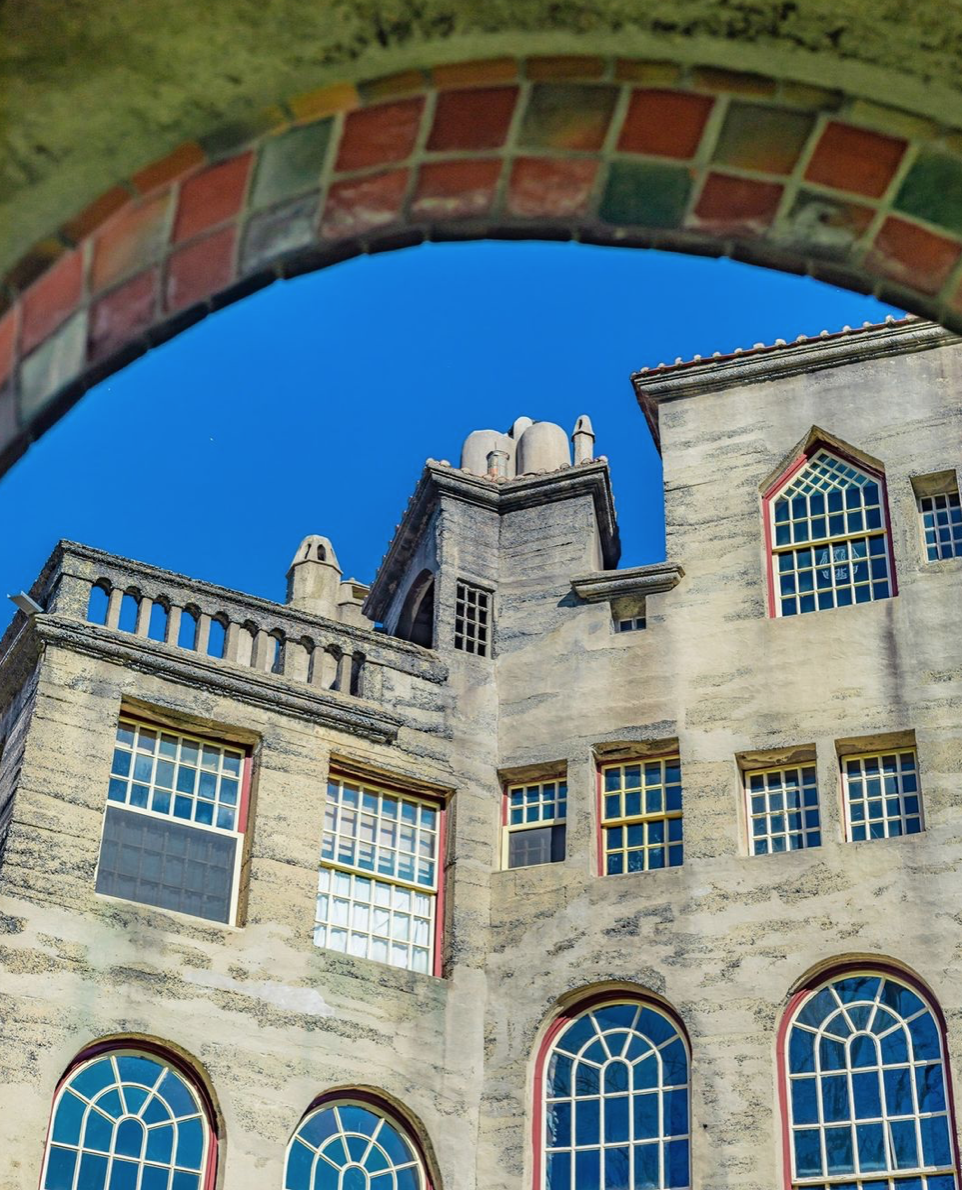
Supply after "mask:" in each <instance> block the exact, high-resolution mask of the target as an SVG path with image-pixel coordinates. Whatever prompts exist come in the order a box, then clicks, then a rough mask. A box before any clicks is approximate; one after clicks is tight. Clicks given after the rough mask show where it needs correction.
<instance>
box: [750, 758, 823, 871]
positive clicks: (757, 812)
mask: <svg viewBox="0 0 962 1190" xmlns="http://www.w3.org/2000/svg"><path fill="white" fill-rule="evenodd" d="M744 779H745V801H746V807H747V816H746V820H747V822H748V849H749V851H750V852H751V854H752V855H770V854H775V853H777V852H780V851H798V850H800V849H801V848H803V847H820V846H821V843H822V825H821V815H820V809H819V804H818V781H817V779H816V775H815V765H814V763H812V764H803V765H793V766H791V767H789V768H770V769H753V770H750V771H749V772H746V773H745V777H744Z"/></svg>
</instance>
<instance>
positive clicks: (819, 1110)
mask: <svg viewBox="0 0 962 1190" xmlns="http://www.w3.org/2000/svg"><path fill="white" fill-rule="evenodd" d="M786 1058H787V1062H786V1066H787V1070H788V1087H787V1088H786V1090H787V1098H788V1105H787V1106H788V1109H789V1113H790V1122H791V1132H792V1174H793V1177H792V1186H793V1187H810V1188H811V1190H833V1188H838V1190H956V1177H955V1159H954V1153H953V1146H952V1137H953V1136H954V1134H955V1128H954V1123H953V1121H952V1119H951V1116H950V1110H949V1100H948V1094H947V1086H946V1082H947V1079H946V1071H945V1058H944V1054H943V1048H942V1037H941V1032H940V1029H939V1027H938V1025H937V1024H936V1021H935V1018H934V1015H933V1013H932V1010H931V1008H930V1007H929V1006H928V1005H927V1004H926V1003H925V1002H924V1000H923V999H922V996H921V994H917V992H916V991H915V990H913V989H912V988H910V987H908V986H907V985H906V984H904V983H902V982H901V981H899V980H897V979H895V978H893V977H890V976H888V975H883V974H881V973H876V972H872V971H865V972H859V973H854V974H851V975H847V976H845V977H844V978H836V979H834V980H833V981H831V982H830V983H828V984H826V985H824V986H823V987H822V988H820V989H816V990H815V991H813V992H812V993H811V994H810V995H809V996H808V998H807V999H805V1000H803V1001H802V1004H801V1005H800V1007H799V1009H798V1010H797V1011H796V1014H795V1016H794V1018H793V1021H792V1027H791V1029H790V1031H789V1033H788V1037H787V1053H786Z"/></svg>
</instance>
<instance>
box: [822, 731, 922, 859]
mask: <svg viewBox="0 0 962 1190" xmlns="http://www.w3.org/2000/svg"><path fill="white" fill-rule="evenodd" d="M842 785H843V788H844V791H845V816H846V819H847V822H848V837H849V839H851V840H852V841H854V842H857V841H859V840H861V839H889V838H892V837H893V836H895V835H917V834H918V833H919V831H921V829H922V794H921V792H920V790H919V772H918V759H917V757H916V754H915V750H914V749H903V750H900V751H897V752H883V753H880V754H879V755H873V756H846V757H843V759H842Z"/></svg>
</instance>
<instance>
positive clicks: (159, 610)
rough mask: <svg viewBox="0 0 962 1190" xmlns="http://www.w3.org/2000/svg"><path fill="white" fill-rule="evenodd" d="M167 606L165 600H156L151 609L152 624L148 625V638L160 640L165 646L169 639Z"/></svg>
mask: <svg viewBox="0 0 962 1190" xmlns="http://www.w3.org/2000/svg"><path fill="white" fill-rule="evenodd" d="M167 620H168V611H167V604H166V603H165V602H164V600H163V599H155V600H154V602H153V606H152V607H151V609H150V622H149V623H148V625H147V636H148V638H149V639H150V640H158V641H160V642H161V644H163V642H164V641H165V640H166V639H167Z"/></svg>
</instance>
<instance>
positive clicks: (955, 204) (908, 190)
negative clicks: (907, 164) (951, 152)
mask: <svg viewBox="0 0 962 1190" xmlns="http://www.w3.org/2000/svg"><path fill="white" fill-rule="evenodd" d="M895 209H896V210H897V211H901V212H903V214H906V215H915V216H916V217H917V218H919V219H927V220H928V221H929V223H935V224H938V226H939V227H944V228H946V229H947V230H948V231H954V232H955V233H956V235H962V160H960V159H959V158H958V157H949V156H948V155H947V154H944V153H926V152H923V153H921V154H920V155H919V157H918V158H917V160H916V162H915V164H914V165H913V166H912V168H911V169H910V170H909V172H908V174H907V175H906V178H905V181H904V182H903V183H902V187H901V189H900V190H899V192H898V196H897V197H896V199H895Z"/></svg>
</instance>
